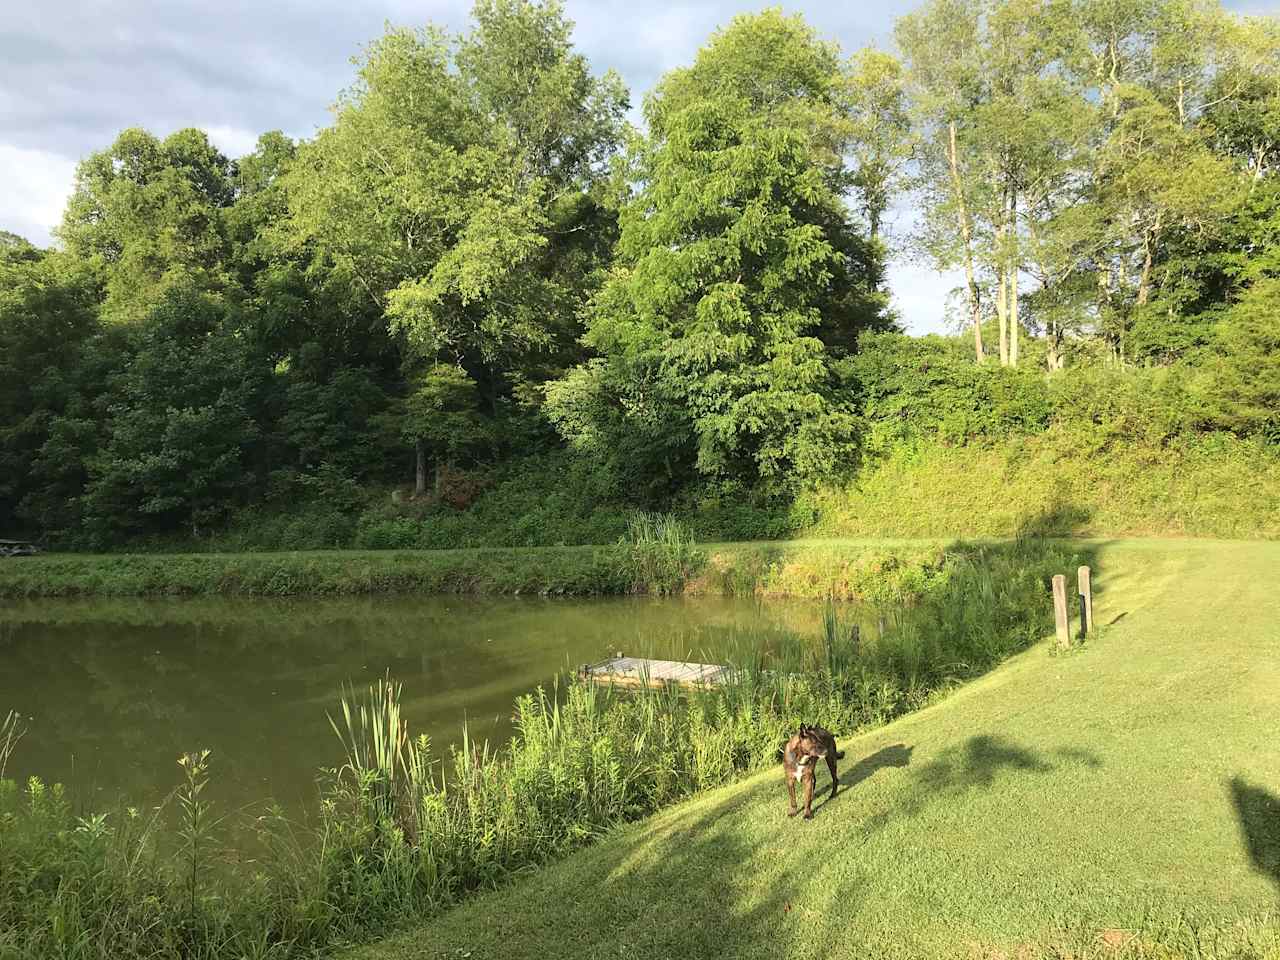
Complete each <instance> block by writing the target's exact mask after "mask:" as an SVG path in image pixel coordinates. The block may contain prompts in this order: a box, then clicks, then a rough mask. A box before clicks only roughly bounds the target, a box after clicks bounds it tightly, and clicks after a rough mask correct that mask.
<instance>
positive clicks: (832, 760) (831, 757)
mask: <svg viewBox="0 0 1280 960" xmlns="http://www.w3.org/2000/svg"><path fill="white" fill-rule="evenodd" d="M827 769H828V770H830V771H831V797H830V799H832V800H834V799H835V796H836V786H837V785H838V784H839V783H840V781H839V780H837V779H836V754H835V751H834V750H833V751H832V752H831V753H828V754H827Z"/></svg>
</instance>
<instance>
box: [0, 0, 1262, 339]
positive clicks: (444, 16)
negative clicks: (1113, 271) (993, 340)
mask: <svg viewBox="0 0 1280 960" xmlns="http://www.w3.org/2000/svg"><path fill="white" fill-rule="evenodd" d="M915 5H916V3H915V2H914V0H888V2H874V0H866V2H856V0H855V2H849V3H822V2H818V0H813V2H810V3H807V4H795V3H791V4H786V6H787V9H788V10H794V11H798V12H800V13H803V14H804V16H805V17H806V19H808V20H809V22H810V23H812V24H813V25H814V26H815V27H816V28H817V29H818V30H819V31H820V32H821V33H823V34H824V35H825V36H827V37H830V38H832V39H835V40H837V41H838V42H839V43H840V44H841V46H843V47H844V48H845V49H846V50H849V51H852V50H854V49H857V48H858V47H861V46H864V45H866V44H869V43H874V44H876V45H878V46H882V47H887V46H889V45H890V35H891V31H892V27H893V21H894V19H895V18H896V17H897V16H899V15H900V14H902V13H903V12H905V11H906V10H908V9H910V8H912V7H914V6H915ZM1231 5H1232V6H1237V7H1239V8H1243V7H1245V6H1246V5H1247V6H1248V7H1249V8H1250V9H1252V10H1260V9H1265V6H1266V5H1260V4H1259V3H1258V2H1257V0H1253V2H1250V3H1247V4H1245V3H1240V4H1231ZM0 7H2V8H3V9H0V64H2V65H3V67H0V70H2V73H0V229H5V230H11V231H13V232H15V233H18V234H21V235H23V236H25V237H27V238H28V239H30V240H32V241H33V242H35V243H39V244H47V243H49V241H50V231H51V229H52V228H53V227H54V226H55V225H56V224H57V222H58V221H59V219H60V218H61V214H62V208H63V205H64V204H65V202H66V198H67V196H68V194H69V193H70V190H71V185H72V179H73V177H74V172H75V164H76V162H77V161H78V160H79V159H80V158H81V157H83V156H84V155H85V154H87V153H89V152H90V151H92V150H97V149H100V148H102V147H104V146H106V145H107V144H109V143H110V142H111V141H112V140H113V139H114V137H115V135H116V134H117V133H118V132H119V131H120V130H122V129H124V128H126V127H131V126H141V127H145V128H147V129H149V130H151V131H152V132H154V133H156V134H158V135H161V136H163V135H165V134H168V133H170V132H172V131H173V130H176V129H179V128H181V127H188V126H197V127H202V128H203V129H205V130H206V131H208V133H209V135H210V138H211V139H212V140H213V141H214V142H215V143H216V144H217V145H218V146H219V147H220V148H221V149H222V150H223V151H224V152H226V153H227V154H228V155H230V156H241V155H243V154H244V153H247V152H249V151H250V150H251V149H252V148H253V145H254V142H255V141H256V139H257V136H258V134H259V133H262V132H263V131H266V130H283V131H284V132H286V133H288V134H290V135H291V136H294V137H307V136H310V135H312V134H313V133H314V132H315V130H316V129H317V128H318V127H320V126H323V125H324V124H325V123H326V122H327V119H328V114H327V110H328V106H329V105H330V104H331V103H332V102H333V100H334V97H335V96H336V94H337V93H338V91H340V90H341V89H342V88H343V87H345V86H347V84H348V83H350V81H351V77H352V67H351V62H350V61H351V57H352V56H353V55H354V54H356V53H357V52H358V51H359V49H360V48H361V46H362V45H364V44H365V43H367V42H368V41H369V40H371V39H373V38H375V37H377V36H378V35H379V34H380V33H381V32H382V30H383V26H384V24H385V23H387V22H391V23H394V24H397V25H400V24H407V25H415V26H416V25H421V24H423V23H425V22H426V21H432V22H434V23H437V24H440V25H442V26H445V27H447V28H450V29H453V30H462V29H464V28H465V26H466V21H467V12H468V10H469V8H470V0H414V2H410V0H353V2H344V0H308V2H301V0H264V2H255V0H223V2H221V3H217V4H211V3H203V2H202V3H195V2H189V0H30V2H25V3H24V2H22V0H0ZM567 7H568V11H569V15H570V16H571V17H572V18H573V20H574V21H575V22H576V24H577V30H576V33H575V41H576V44H577V46H578V48H579V49H580V50H582V52H583V53H584V54H586V56H587V57H588V58H589V59H590V60H591V63H592V66H593V68H594V69H595V70H597V71H603V70H605V69H607V68H609V67H613V68H614V69H616V70H618V71H619V72H620V73H621V74H622V76H623V78H624V79H625V80H626V81H627V83H628V85H629V86H630V88H631V95H632V101H633V102H634V103H636V104H638V103H639V102H640V100H641V98H642V97H643V95H644V93H645V91H647V90H648V89H649V88H650V87H651V86H652V85H653V83H654V81H655V80H656V79H657V78H658V77H659V76H660V75H661V74H662V73H663V72H664V71H666V70H668V69H670V68H671V67H674V66H679V65H681V64H686V63H689V62H690V61H691V60H692V58H693V56H694V53H695V52H696V50H697V49H698V47H699V46H700V45H701V44H702V43H703V42H704V41H705V40H706V38H707V37H708V35H709V34H710V33H711V32H712V31H713V30H714V29H715V28H716V27H717V26H719V25H722V24H724V23H726V22H727V21H728V20H729V19H730V18H731V17H732V16H733V15H734V14H735V13H737V12H739V11H740V10H742V9H744V8H747V7H745V6H744V5H743V4H742V0H736V2H733V0H715V2H707V3H674V4H673V3H661V2H653V0H632V2H619V0H604V2H587V0H568V2H567ZM749 9H754V7H750V8H749ZM909 216H910V213H909V211H900V212H899V220H900V221H901V220H903V219H905V218H909ZM956 282H957V281H956V278H955V277H954V276H940V275H938V274H936V273H935V272H933V271H932V270H929V269H927V268H925V267H922V266H920V265H915V264H911V263H909V262H907V261H905V260H904V259H903V258H897V259H896V260H895V262H894V263H893V265H892V269H891V272H890V285H891V287H892V289H893V292H894V299H895V303H896V305H897V306H898V308H899V309H900V310H901V312H902V314H903V316H904V318H905V319H906V320H907V322H908V325H909V327H910V328H911V329H912V330H913V331H917V332H924V331H927V330H941V329H942V313H943V309H942V308H943V299H944V298H945V295H946V293H947V291H948V290H950V289H951V288H952V287H954V286H955V285H956Z"/></svg>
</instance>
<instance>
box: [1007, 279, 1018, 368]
mask: <svg viewBox="0 0 1280 960" xmlns="http://www.w3.org/2000/svg"><path fill="white" fill-rule="evenodd" d="M1017 365H1018V264H1017V261H1014V264H1013V266H1012V267H1010V268H1009V366H1011V367H1016V366H1017Z"/></svg>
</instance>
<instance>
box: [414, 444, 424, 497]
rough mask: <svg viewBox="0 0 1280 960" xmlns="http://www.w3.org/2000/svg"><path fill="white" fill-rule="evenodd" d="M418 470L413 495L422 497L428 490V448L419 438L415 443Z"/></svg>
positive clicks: (415, 474) (415, 459) (415, 473)
mask: <svg viewBox="0 0 1280 960" xmlns="http://www.w3.org/2000/svg"><path fill="white" fill-rule="evenodd" d="M413 452H414V461H415V465H416V468H417V469H416V470H415V471H414V479H413V495H414V496H415V497H420V496H422V495H423V494H425V493H426V492H427V448H426V447H425V446H424V445H423V443H422V441H421V440H419V441H418V442H417V443H415V444H414V445H413Z"/></svg>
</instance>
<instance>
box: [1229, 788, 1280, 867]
mask: <svg viewBox="0 0 1280 960" xmlns="http://www.w3.org/2000/svg"><path fill="white" fill-rule="evenodd" d="M1228 786H1229V788H1230V790H1231V802H1232V806H1233V807H1234V808H1235V814H1236V819H1237V820H1238V821H1239V822H1240V832H1241V833H1242V834H1243V835H1244V844H1245V848H1246V849H1247V850H1248V851H1249V859H1250V861H1251V862H1252V863H1253V868H1254V869H1255V870H1257V871H1258V872H1259V873H1261V874H1262V875H1263V876H1265V877H1266V878H1267V879H1268V880H1270V881H1271V882H1272V883H1274V884H1275V885H1276V889H1277V891H1280V797H1278V796H1276V795H1275V794H1274V793H1272V792H1271V791H1270V790H1267V789H1265V788H1264V787H1259V786H1255V785H1254V784H1251V783H1249V782H1248V781H1247V780H1245V779H1244V778H1243V777H1239V776H1236V777H1232V778H1231V781H1230V783H1229V784H1228Z"/></svg>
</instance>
